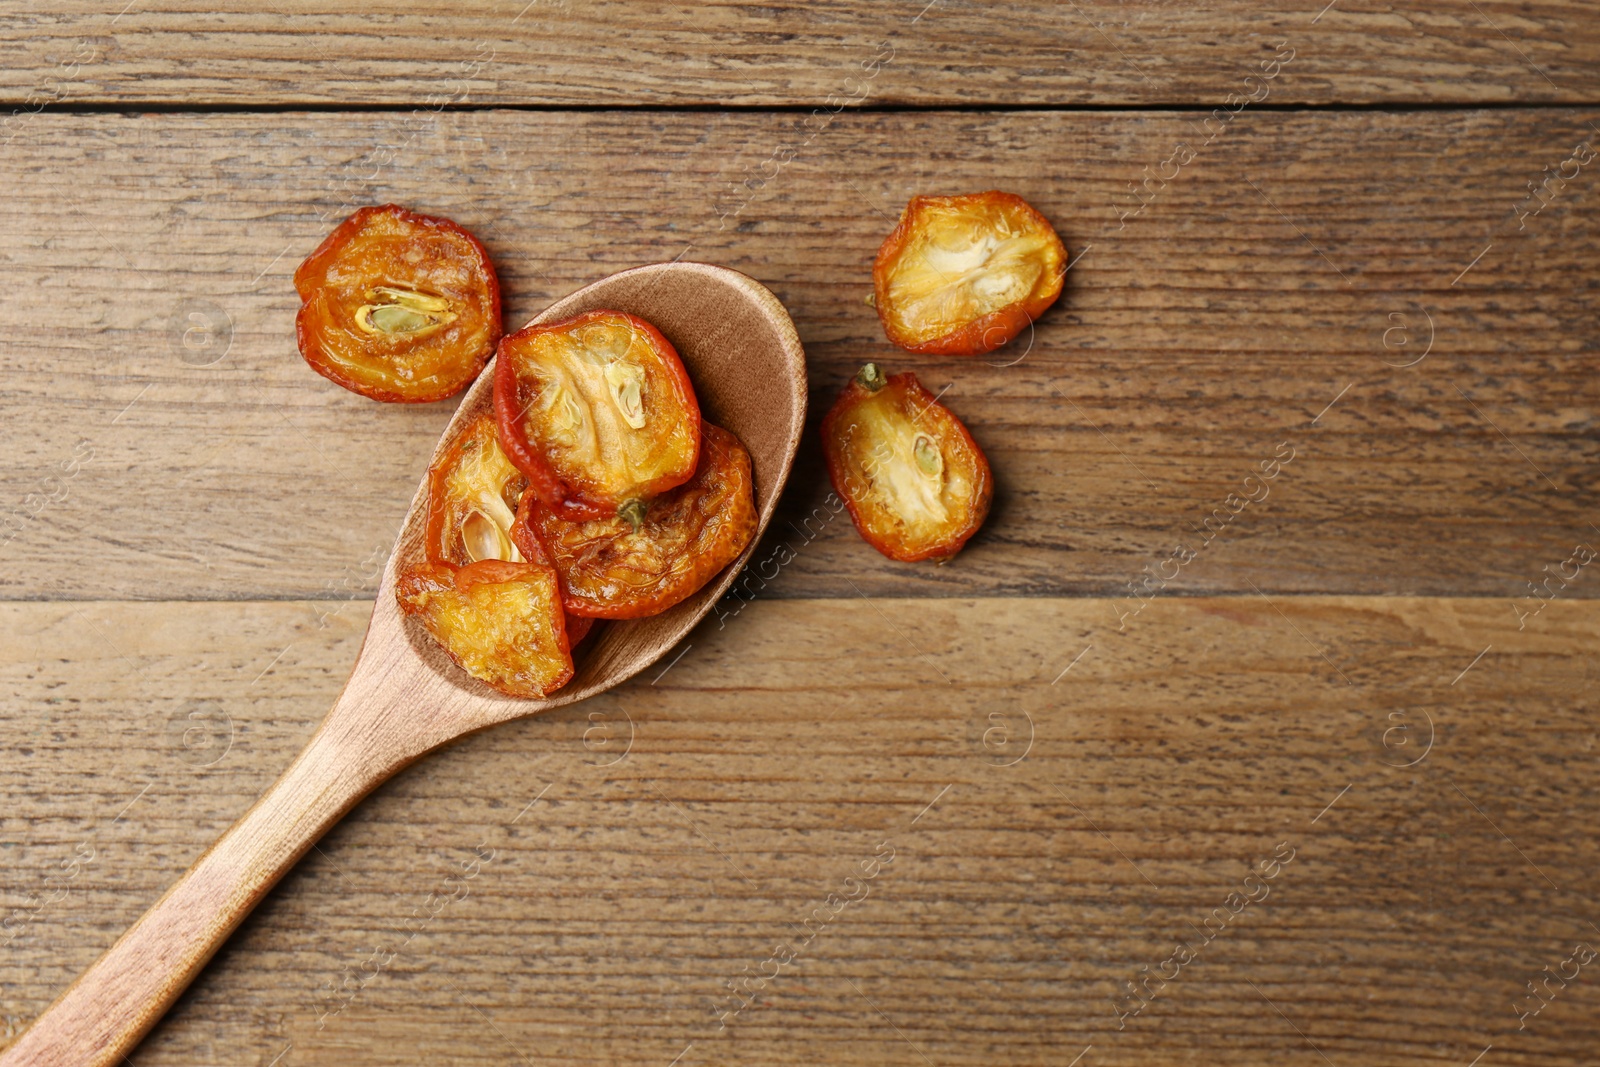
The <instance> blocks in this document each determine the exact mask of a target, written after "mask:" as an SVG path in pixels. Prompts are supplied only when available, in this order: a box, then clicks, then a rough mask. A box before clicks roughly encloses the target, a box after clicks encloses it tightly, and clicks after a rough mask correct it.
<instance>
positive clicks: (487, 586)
mask: <svg viewBox="0 0 1600 1067" xmlns="http://www.w3.org/2000/svg"><path fill="white" fill-rule="evenodd" d="M395 595H396V597H397V599H398V600H399V602H400V608H401V610H403V611H404V612H405V613H406V614H408V615H416V616H419V617H420V618H421V620H422V624H423V625H424V626H425V627H427V629H428V633H430V634H432V635H433V639H434V640H435V641H437V642H439V644H440V646H441V647H443V648H444V650H445V651H446V652H448V653H449V654H450V658H451V659H453V660H455V661H456V663H457V664H458V665H459V666H460V667H461V668H462V669H463V670H465V671H466V672H467V673H468V674H470V675H472V676H473V677H474V678H476V679H478V680H479V681H482V682H486V683H488V684H489V685H491V686H493V687H494V688H496V689H498V690H500V692H502V693H505V694H506V695H508V696H514V697H542V696H548V695H549V694H551V693H553V692H555V691H556V690H557V689H560V688H561V687H562V686H563V685H565V684H567V682H568V681H569V680H570V679H571V678H572V653H571V648H570V645H569V644H568V637H567V631H566V612H564V611H563V610H562V607H561V582H560V579H558V578H557V577H556V572H555V568H553V567H550V566H548V565H546V564H542V563H506V562H502V561H500V560H485V561H483V562H481V563H471V564H468V565H467V566H465V567H457V566H455V565H454V564H450V563H423V564H420V565H418V566H416V567H414V568H412V569H410V570H408V571H406V572H405V573H404V574H402V575H401V577H400V580H399V582H398V584H397V585H396V588H395Z"/></svg>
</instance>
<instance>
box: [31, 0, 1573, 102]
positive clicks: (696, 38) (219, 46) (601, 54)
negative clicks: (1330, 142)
mask: <svg viewBox="0 0 1600 1067" xmlns="http://www.w3.org/2000/svg"><path fill="white" fill-rule="evenodd" d="M13 7H14V8H15V5H13ZM690 11H692V14H690V13H689V12H690ZM0 40H3V42H4V43H3V45H0V99H3V100H4V101H5V103H7V104H8V105H10V106H11V107H16V108H24V109H31V108H34V107H38V106H44V105H48V104H54V103H62V102H64V103H68V104H76V105H84V104H95V103H113V104H134V105H142V104H150V103H169V104H174V103H175V104H182V105H196V104H200V105H211V104H243V105H249V106H259V105H262V104H282V103H294V104H300V103H319V104H331V105H336V106H339V107H357V106H361V105H364V104H397V105H403V106H418V105H422V106H428V107H433V106H436V102H437V103H450V104H479V105H481V104H493V105H507V104H512V105H515V104H554V105H563V106H572V105H578V106H591V105H602V106H614V105H628V104H638V103H646V104H651V105H663V104H665V105H669V106H671V105H678V106H681V105H689V104H722V105H728V104H739V105H756V106H772V105H797V106H807V107H812V106H822V105H824V104H825V103H828V102H829V100H830V98H837V99H844V100H862V99H865V100H868V101H870V102H872V103H886V104H913V105H920V106H928V105H950V104H970V105H985V104H996V103H999V104H1008V105H1016V104H1032V105H1039V104H1116V105H1126V104H1134V105H1145V106H1149V105H1158V104H1172V103H1178V104H1197V103H1204V104H1207V105H1210V104H1218V103H1221V102H1222V100H1223V98H1224V96H1225V94H1227V93H1228V92H1230V91H1232V90H1234V89H1235V88H1236V87H1237V86H1236V83H1237V81H1238V79H1239V78H1240V77H1242V76H1243V75H1244V74H1245V73H1249V68H1252V67H1253V66H1254V64H1255V62H1256V60H1257V59H1259V58H1260V57H1261V56H1262V55H1263V54H1270V52H1271V49H1272V48H1273V46H1274V45H1276V44H1277V43H1278V42H1280V41H1284V40H1287V41H1290V42H1291V43H1292V45H1293V47H1294V48H1295V49H1296V51H1297V58H1296V60H1295V63H1296V64H1297V66H1296V67H1295V69H1294V72H1293V77H1292V78H1289V79H1287V80H1286V81H1285V82H1284V84H1283V85H1282V87H1281V93H1275V95H1274V99H1280V100H1282V101H1285V102H1291V103H1315V104H1324V103H1330V102H1340V103H1401V102H1456V103H1461V102H1471V103H1481V102H1486V101H1507V100H1516V101H1544V102H1557V103H1579V102H1587V103H1594V102H1595V101H1596V99H1597V94H1600V20H1596V19H1595V17H1594V12H1593V9H1592V8H1591V7H1590V6H1589V5H1588V4H1586V3H1582V2H1580V0H1522V2H1515V0H1482V2H1481V3H1476V2H1475V3H1471V4H1461V5H1448V6H1444V7H1441V6H1439V5H1420V4H1412V5H1404V6H1397V5H1391V4H1379V5H1374V4H1363V3H1359V2H1354V0H1342V2H1336V3H1331V4H1330V3H1326V2H1325V0H1313V2H1309V3H1296V4H1287V3H1282V2H1277V3H1267V4H1260V3H1252V2H1250V0H1220V2H1218V0H1213V2H1209V3H1204V4H1190V3H1181V2H1177V0H1167V2H1161V3H1145V4H1137V5H1128V4H1111V3H1106V2H1104V0H1099V2H1085V3H1082V4H1078V3H1068V4H1061V3H1052V2H1049V0H1009V2H1005V3H981V4H980V3H976V2H972V0H895V2H893V3H875V4H858V3H850V2H847V0H822V2H818V3H809V4H790V3H783V4H760V5H750V4H739V3H734V2H718V3H712V4H698V5H694V6H693V8H692V9H682V8H675V7H673V6H672V5H669V4H661V3H655V2H648V3H646V2H585V0H520V2H518V0H511V2H497V0H466V2H461V3H450V4H439V3H433V4H422V5H416V4H411V5H403V6H401V7H398V8H394V9H389V10H384V11H377V10H374V9H373V8H372V7H371V6H370V5H360V4H353V3H349V2H348V0H346V2H329V0H316V2H306V0H291V2H288V3H282V4H274V5H271V6H270V7H263V6H262V5H259V4H249V3H244V2H242V0H232V2H228V3H216V2H214V0H204V2H202V0H135V2H134V3H131V4H128V5H127V6H126V7H123V5H122V4H120V3H114V4H110V5H104V4H99V3H95V2H92V0H49V2H47V3H35V4H29V5H27V6H26V7H25V8H18V9H15V10H13V11H11V12H8V13H7V14H6V15H5V16H4V17H3V18H0ZM885 46H887V50H885ZM1263 50H1265V52H1264V51H1263ZM874 56H882V57H885V58H886V59H887V60H888V62H887V63H885V64H884V65H882V66H881V69H880V68H878V67H872V68H864V67H863V64H864V63H866V62H868V61H869V60H871V59H872V57H874ZM864 69H870V70H872V71H874V72H875V77H873V78H871V79H868V80H866V81H865V82H863V80H862V79H863V70H864ZM1246 91H1249V90H1248V89H1247V90H1246Z"/></svg>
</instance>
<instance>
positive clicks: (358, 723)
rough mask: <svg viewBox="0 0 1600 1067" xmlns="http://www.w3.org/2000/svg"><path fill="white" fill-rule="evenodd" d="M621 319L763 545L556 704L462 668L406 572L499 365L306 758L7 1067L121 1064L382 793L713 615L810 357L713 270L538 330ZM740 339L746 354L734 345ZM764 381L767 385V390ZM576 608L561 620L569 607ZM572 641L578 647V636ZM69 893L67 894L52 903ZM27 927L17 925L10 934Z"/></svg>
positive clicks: (648, 654)
mask: <svg viewBox="0 0 1600 1067" xmlns="http://www.w3.org/2000/svg"><path fill="white" fill-rule="evenodd" d="M599 308H611V309H615V310H617V311H621V312H625V313H627V314H630V315H636V316H638V317H639V318H641V319H644V320H645V321H648V322H649V323H651V324H652V326H654V327H655V328H657V329H659V330H660V331H661V333H662V334H663V335H665V336H666V337H667V339H668V340H669V341H670V342H671V343H672V346H673V348H674V349H675V350H676V352H677V354H678V356H679V357H681V358H682V360H683V366H684V367H685V368H686V369H687V370H688V372H689V376H690V379H691V380H692V381H693V382H694V383H695V386H696V398H697V400H698V403H699V405H700V411H701V412H702V413H703V414H704V416H705V417H706V418H707V419H709V420H714V421H715V422H716V423H717V424H718V425H720V426H723V427H725V428H726V429H728V430H729V431H731V432H732V433H734V434H736V435H738V438H739V440H740V441H741V442H743V444H744V446H745V447H746V448H747V449H748V450H749V461H748V462H749V465H750V468H751V472H752V473H751V476H752V478H753V479H754V481H755V490H754V507H755V510H756V518H755V520H754V522H753V526H752V529H751V531H750V542H749V543H748V544H746V545H745V546H743V549H742V551H741V552H740V553H739V555H738V556H737V557H736V558H735V559H733V560H731V561H730V562H729V564H728V566H726V567H725V568H723V570H722V572H721V573H720V574H719V575H716V576H712V578H711V580H709V581H707V582H706V583H705V584H704V585H703V586H702V587H701V588H699V589H697V590H695V591H694V592H693V593H692V595H690V596H687V597H685V598H684V599H683V600H681V601H680V602H679V603H677V604H675V605H673V606H672V607H671V608H670V609H668V610H666V611H662V612H659V613H657V614H655V615H652V616H650V617H648V618H642V619H629V620H625V621H615V622H611V623H608V624H607V625H605V626H604V627H603V628H602V629H601V630H600V631H599V632H598V633H596V634H594V635H592V636H590V637H589V639H588V640H587V641H586V642H585V643H584V645H583V647H582V648H581V649H578V650H575V651H574V654H573V656H572V665H573V666H574V667H575V673H573V674H572V677H571V678H570V680H569V681H568V682H567V683H566V684H565V685H563V686H561V687H560V689H559V690H558V691H556V692H554V693H548V694H545V695H544V697H543V698H542V699H538V700H530V699H517V698H514V697H508V696H506V695H505V694H503V693H500V692H497V691H495V689H493V688H491V687H489V686H487V685H485V684H483V683H482V682H481V681H478V680H477V679H476V678H474V677H471V676H469V675H468V674H467V672H466V671H463V670H461V669H460V668H459V667H458V666H457V665H456V664H455V663H453V662H452V660H451V656H450V655H447V654H446V652H445V651H444V649H443V648H442V647H441V646H440V644H439V643H438V642H437V641H436V640H435V639H434V638H433V637H431V636H430V635H429V633H428V631H427V629H425V628H424V627H423V626H422V624H421V622H420V621H419V620H417V619H415V618H408V617H407V616H406V615H404V614H402V612H401V609H400V605H399V604H398V603H397V602H396V600H395V595H396V594H395V591H396V589H397V588H398V587H399V585H400V583H401V581H402V577H401V576H402V575H404V574H406V573H409V572H410V571H411V570H412V569H413V568H415V567H418V566H421V565H423V564H424V563H426V562H427V561H428V559H429V558H430V557H431V552H426V551H425V550H424V547H423V545H424V542H425V540H426V539H427V538H428V537H429V534H428V533H427V532H426V531H427V529H428V526H429V524H430V522H431V521H432V519H431V518H430V510H431V509H432V508H434V507H436V506H437V504H438V502H437V501H436V500H433V499H431V497H430V482H431V480H432V475H431V471H432V469H433V467H434V465H435V464H437V463H439V462H440V461H441V457H443V456H447V455H450V454H452V450H454V449H458V448H459V447H460V445H459V441H460V439H461V436H462V434H463V433H465V432H466V429H467V427H468V426H469V425H471V424H472V422H473V421H474V420H479V419H482V418H483V417H484V416H485V415H488V414H489V413H490V412H491V411H492V410H493V397H494V387H495V385H496V383H495V378H494V370H493V367H492V366H491V367H486V368H484V372H483V373H482V374H481V375H480V376H479V377H478V379H477V381H475V382H473V383H472V385H471V386H470V387H469V388H468V389H467V390H466V392H464V393H463V394H462V395H461V397H460V401H459V404H458V405H457V410H456V414H455V416H454V417H453V418H452V419H451V421H450V423H449V424H448V425H447V426H446V427H445V430H444V432H443V433H442V434H441V435H440V438H439V441H438V443H437V444H436V445H435V447H434V452H433V454H432V456H430V458H429V464H428V470H429V472H430V473H428V474H425V475H424V476H423V477H422V478H421V479H420V484H419V486H418V488H417V491H416V494H415V496H414V497H413V499H412V502H411V506H410V508H409V509H408V510H407V512H406V515H405V521H404V525H403V526H402V529H401V531H400V535H399V537H398V538H397V539H396V543H395V549H394V552H393V555H392V556H391V558H390V560H389V562H388V565H387V566H386V567H385V568H384V571H383V579H382V581H381V582H380V584H379V589H378V600H377V603H376V605H375V607H374V609H373V611H372V617H371V620H370V622H369V623H368V626H367V634H366V639H365V641H364V642H363V644H362V646H361V654H360V656H359V658H358V659H357V661H356V665H355V668H354V670H353V671H352V673H351V676H350V680H349V682H348V683H347V684H346V685H345V687H344V689H343V690H342V691H341V692H340V694H339V697H338V699H337V700H336V701H335V702H334V705H333V708H332V710H331V711H329V712H328V715H327V718H326V720H325V721H324V723H323V725H322V727H321V728H320V729H319V730H318V731H317V733H316V735H315V736H314V737H313V738H312V739H311V741H310V742H308V743H307V745H306V748H305V750H304V751H303V752H302V753H301V754H300V755H299V756H298V757H296V759H295V761H294V762H293V764H291V765H290V767H289V769H288V770H286V771H285V772H284V773H283V776H282V777H281V778H279V779H278V780H277V781H276V782H274V783H273V785H272V787H271V789H269V790H268V791H267V792H266V793H265V794H263V795H262V797H261V799H260V800H259V801H257V802H256V804H254V805H253V806H252V807H251V808H250V810H249V812H248V813H246V814H245V815H243V816H242V817H241V818H240V819H239V821H238V822H236V823H235V824H234V825H233V826H231V827H230V828H229V829H228V830H227V832H226V833H224V834H223V835H222V836H221V837H220V838H218V840H217V841H216V843H215V844H214V845H212V847H211V848H209V849H207V850H206V852H205V854H204V855H203V856H202V857H201V858H200V859H199V860H197V861H196V862H195V863H194V865H193V866H191V867H190V868H189V870H187V871H186V872H184V874H183V875H182V877H181V878H179V880H178V881H177V882H175V883H174V884H173V885H172V887H171V888H170V889H168V891H167V892H166V893H165V894H163V895H162V897H161V899H160V900H159V901H158V902H157V903H156V904H155V905H153V906H152V907H151V908H150V910H149V911H147V912H145V914H144V915H142V916H140V918H139V919H138V921H137V922H135V923H134V924H133V926H131V927H129V929H128V931H127V932H126V933H125V934H123V936H122V937H120V938H119V939H118V940H117V942H116V944H115V945H113V946H112V947H111V948H110V949H108V950H107V951H106V953H105V955H103V956H102V957H101V958H100V959H98V960H96V961H95V962H94V964H93V965H92V966H91V967H90V968H89V969H88V970H87V971H85V972H84V973H83V974H82V975H81V976H80V977H79V978H78V979H76V980H75V981H74V982H73V983H72V985H71V986H70V987H69V988H68V989H67V990H66V991H65V992H64V993H62V994H61V996H60V997H59V998H57V999H56V1001H55V1002H54V1003H53V1004H51V1006H50V1007H49V1009H48V1010H46V1011H45V1013H44V1014H42V1015H41V1016H40V1017H39V1018H38V1019H36V1020H35V1021H34V1022H33V1024H32V1025H31V1026H30V1027H29V1028H28V1029H27V1030H26V1032H24V1033H23V1034H22V1036H21V1037H20V1038H18V1040H17V1041H16V1042H15V1043H14V1044H12V1045H10V1046H8V1047H7V1048H5V1049H0V1064H3V1065H4V1067H114V1065H115V1064H118V1063H121V1062H122V1061H123V1060H124V1059H125V1058H126V1056H127V1054H128V1053H129V1052H131V1051H132V1050H133V1048H134V1047H135V1046H136V1045H137V1044H138V1042H139V1041H140V1039H142V1038H143V1037H144V1035H145V1034H146V1033H148V1032H149V1030H150V1028H151V1027H152V1026H153V1025H155V1023H156V1022H157V1020H159V1019H160V1018H161V1017H162V1016H163V1015H165V1014H166V1012H167V1010H168V1008H170V1007H171V1005H172V1003H173V1002H174V1001H175V1000H176V999H177V998H178V996H179V995H181V994H182V992H183V991H184V989H185V988H187V986H188V985H189V983H190V982H192V981H193V980H194V978H195V976H196V975H197V974H199V972H200V970H201V968H203V967H204V966H205V964H206V962H207V961H208V960H209V959H210V958H211V957H212V955H213V954H215V952H216V951H217V949H218V948H220V947H221V946H222V944H223V942H224V941H225V940H226V939H227V938H228V937H229V936H230V935H231V934H232V933H233V931H234V930H236V929H237V928H238V926H239V923H240V922H242V921H243V920H244V918H245V916H247V915H248V914H249V913H250V912H251V911H252V910H253V909H254V908H255V906H256V905H257V904H258V903H259V902H260V901H261V899H262V898H263V897H264V896H265V895H266V894H267V893H268V892H270V891H271V889H272V887H273V886H274V885H276V884H277V882H278V880H279V879H280V878H282V877H283V875H284V874H285V873H286V872H287V871H288V870H289V869H290V868H291V867H292V866H293V865H294V864H295V863H297V862H299V860H300V858H301V857H302V856H304V855H305V853H306V852H307V851H308V850H309V849H310V848H311V847H312V846H313V845H314V844H315V843H316V842H317V841H318V840H319V839H320V838H322V836H323V835H324V834H326V833H327V831H328V829H329V828H330V827H331V826H332V825H333V824H334V823H335V822H336V821H337V820H339V819H340V818H342V817H343V816H344V814H345V813H346V812H348V811H349V810H350V808H351V807H352V806H354V805H355V804H356V803H357V802H359V801H360V799H361V798H362V797H364V796H366V795H367V794H368V793H369V792H371V791H372V789H373V788H375V787H376V786H377V785H378V784H379V783H381V782H383V781H385V780H386V779H388V778H389V777H390V776H392V775H393V774H395V773H397V772H398V771H400V770H402V769H403V768H405V767H407V766H409V765H410V764H411V763H413V762H414V761H415V760H417V759H418V758H420V757H422V756H424V755H426V754H427V753H429V752H432V751H435V750H436V749H438V748H440V747H442V746H443V745H445V744H448V743H450V742H452V741H455V740H457V739H459V738H461V737H464V736H466V735H468V734H470V733H474V732H476V731H479V730H483V729H486V728H488V727H490V726H494V725H498V724H500V723H504V722H509V721H513V720H516V719H520V718H523V717H525V716H529V715H538V714H541V713H543V712H547V711H550V710H552V709H554V708H559V707H563V706H566V705H569V704H573V703H577V702H581V701H584V700H586V699H590V698H592V697H596V696H598V695H600V694H602V693H604V692H606V691H607V690H609V689H611V688H613V687H614V686H616V685H618V684H621V683H622V682H625V681H627V680H628V679H629V678H631V677H633V676H634V675H636V674H638V673H639V672H640V671H641V670H644V669H646V668H647V667H649V666H650V665H651V664H652V663H654V662H655V661H656V660H657V659H659V658H660V657H661V656H662V655H663V654H664V653H666V652H668V651H670V650H671V649H672V648H673V646H675V645H676V644H678V642H679V641H681V640H682V639H683V637H684V636H685V635H686V634H687V633H688V632H689V631H690V630H692V629H693V628H694V625H695V623H696V622H697V621H699V620H700V619H702V618H704V617H705V615H706V614H707V612H708V611H710V610H711V609H712V608H713V607H714V606H715V605H716V602H717V601H718V600H719V599H720V598H721V597H722V595H723V593H724V592H726V590H727V588H728V586H729V585H730V584H731V583H732V581H733V580H734V578H735V577H736V576H737V575H738V573H739V572H740V570H742V569H743V567H744V565H745V563H746V562H747V561H748V559H749V557H750V554H751V552H753V551H754V549H755V543H754V540H755V539H757V538H759V537H760V534H761V531H762V530H763V529H765V528H766V526H767V525H768V524H769V523H770V522H771V521H772V516H773V512H774V511H775V510H776V507H777V502H778V496H779V494H780V493H781V492H782V490H783V485H784V483H785V481H786V480H787V477H788V473H789V470H790V467H791V466H792V465H793V463H794V456H795V450H796V448H797V447H798V445H799V442H800V431H801V429H802V427H803V426H804V425H805V411H806V368H805V353H804V352H803V351H802V350H801V348H800V342H799V339H798V338H797V337H796V335H795V330H794V324H793V323H792V322H791V321H790V320H789V316H788V314H787V313H786V312H785V311H784V309H783V306H782V305H781V304H780V303H779V302H778V300H777V298H776V297H774V296H773V295H772V293H771V292H770V291H769V290H767V289H766V288H764V287H763V286H761V285H760V283H758V282H755V281H753V280H752V279H751V278H749V277H748V276H746V275H743V274H739V273H737V272H735V271H730V270H727V269H726V268H723V267H716V266H711V265H708V264H704V263H689V262H678V263H664V264H653V265H650V266H644V267H638V268H635V269H633V270H627V271H623V272H621V273H618V274H614V275H611V276H609V277H606V278H602V279H600V280H599V281H596V282H594V283H593V284H591V285H587V286H585V287H584V288H582V289H580V290H579V291H578V292H576V293H573V294H572V295H570V296H568V297H566V298H564V299H562V300H559V301H557V302H556V303H555V304H553V305H551V306H550V307H549V308H547V309H546V310H545V311H544V312H543V313H542V314H541V315H540V316H538V317H537V318H535V319H534V320H533V321H534V322H535V323H550V322H558V321H561V320H566V319H570V318H571V317H572V316H573V315H578V314H582V313H583V312H585V311H593V310H595V309H599ZM730 335H732V336H735V337H738V338H739V345H738V351H737V355H736V356H735V355H734V354H733V353H732V352H730V349H729V346H728V343H727V341H726V340H725V338H727V337H728V336H730ZM752 379H755V380H759V381H761V382H762V383H763V384H762V385H761V386H759V387H758V386H753V385H752ZM557 610H559V609H557ZM563 641H564V639H563ZM52 892H53V890H52ZM14 927H15V923H12V924H10V926H9V927H8V931H7V932H8V934H9V933H10V930H11V929H13V928H14Z"/></svg>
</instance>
